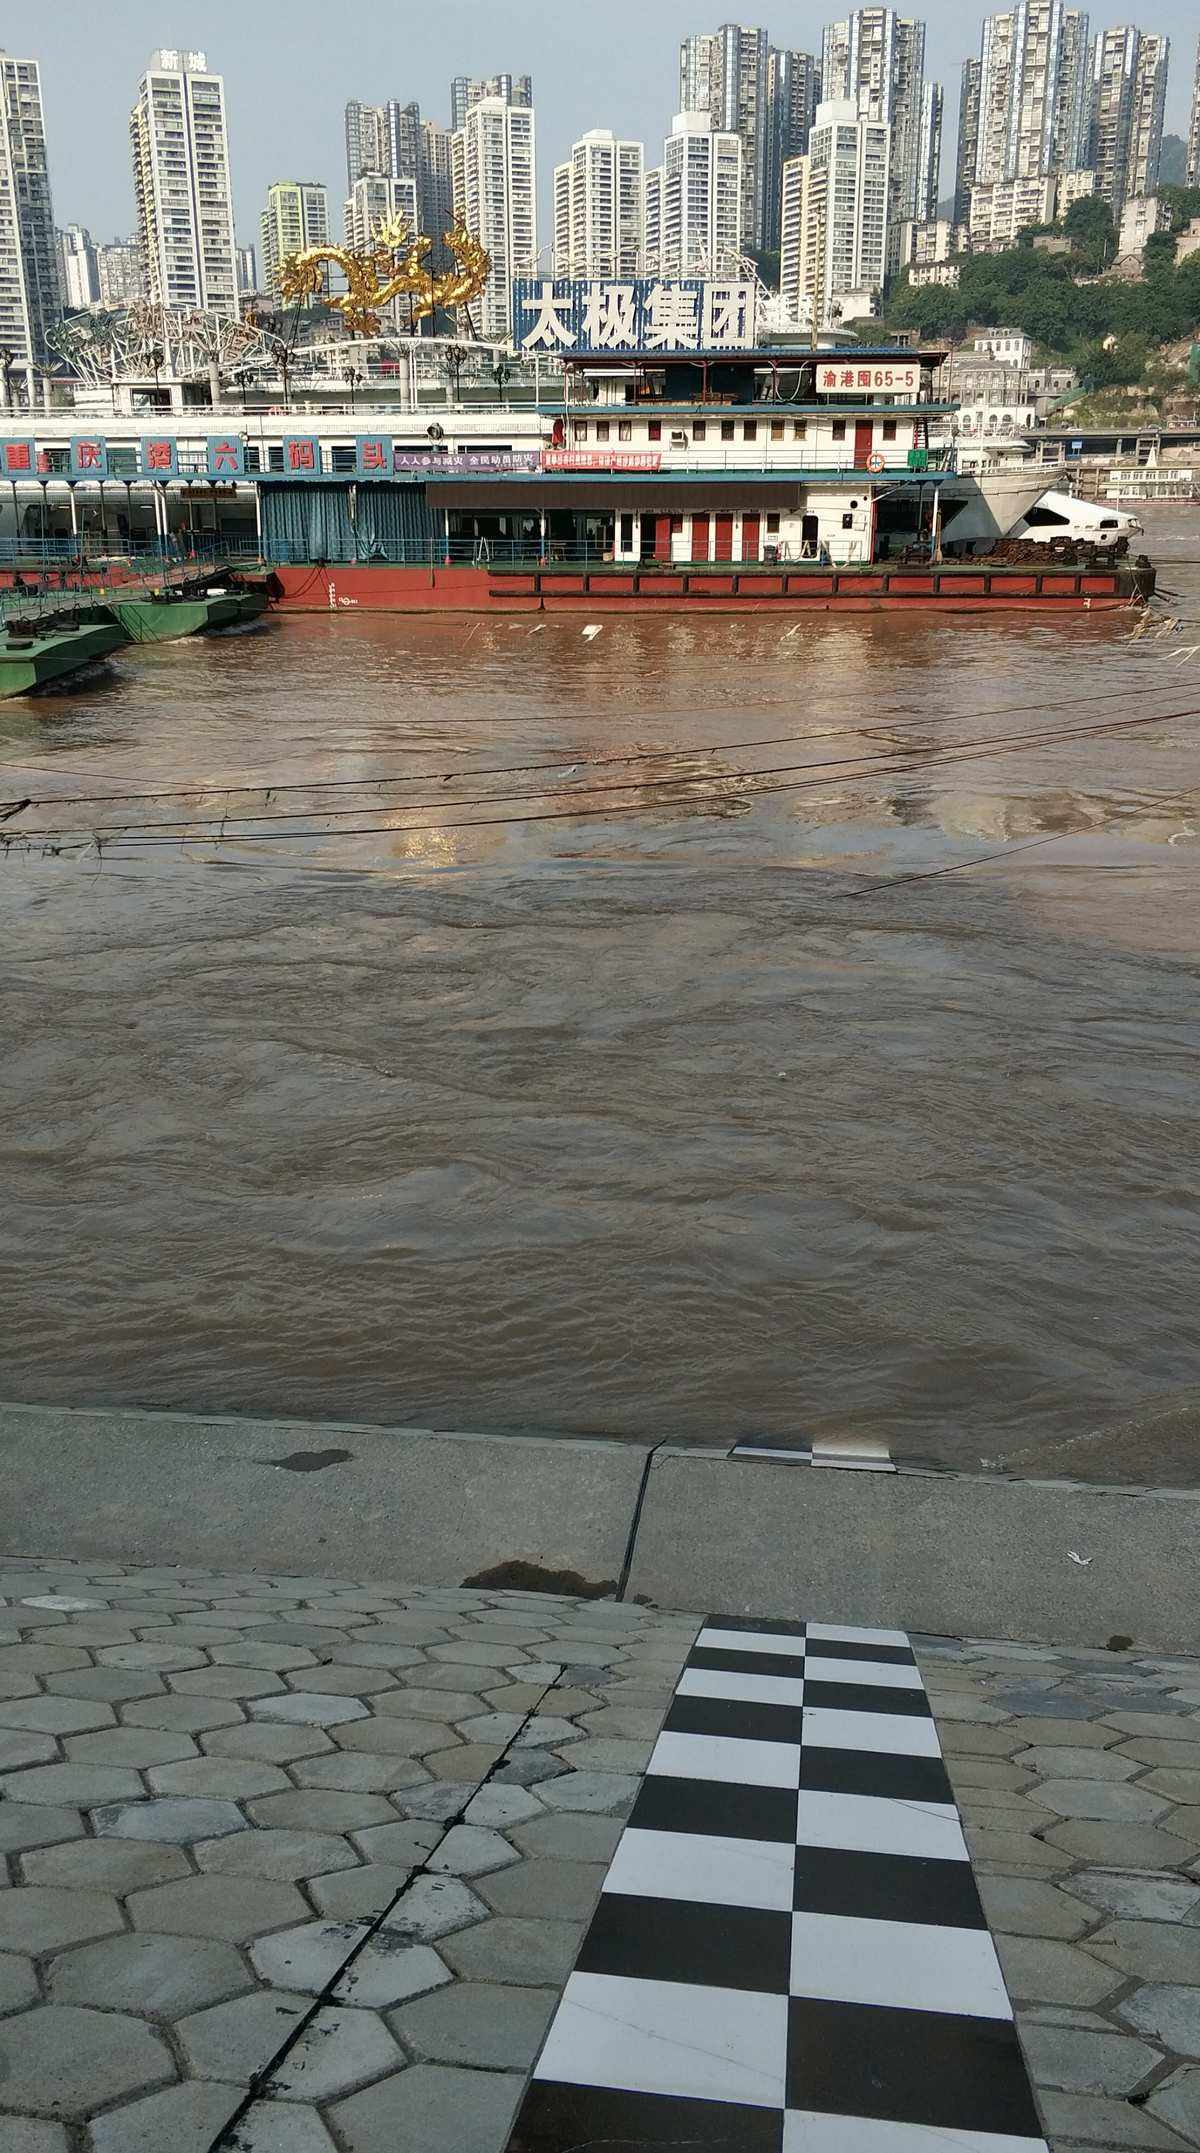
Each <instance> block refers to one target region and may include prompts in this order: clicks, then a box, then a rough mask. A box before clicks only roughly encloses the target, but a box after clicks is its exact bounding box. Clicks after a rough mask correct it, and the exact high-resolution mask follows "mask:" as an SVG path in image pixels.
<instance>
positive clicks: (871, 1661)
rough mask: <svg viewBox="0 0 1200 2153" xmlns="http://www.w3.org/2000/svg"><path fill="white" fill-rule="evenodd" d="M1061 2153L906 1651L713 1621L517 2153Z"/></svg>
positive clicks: (610, 1882) (612, 1873)
mask: <svg viewBox="0 0 1200 2153" xmlns="http://www.w3.org/2000/svg"><path fill="white" fill-rule="evenodd" d="M583 2146H588V2147H592V2146H605V2147H610V2146H611V2147H616V2148H627V2147H637V2148H638V2149H639V2153H654V2149H656V2148H660V2147H661V2148H664V2149H665V2148H667V2147H671V2148H678V2147H683V2146H686V2147H687V2148H688V2149H689V2153H709V2149H711V2153H717V2149H721V2153H1046V2146H1045V2141H1044V2139H1043V2138H1042V2137H1041V2135H1040V2126H1039V2123H1038V2119H1037V2112H1036V2110H1035V2108H1034V2104H1033V2098H1032V2095H1031V2093H1030V2089H1029V2081H1028V2079H1027V2077H1026V2074H1025V2066H1024V2063H1023V2061H1022V2058H1021V2053H1020V2050H1019V2048H1018V2046H1017V2038H1016V2032H1015V2029H1014V2026H1013V2021H1012V2012H1011V2009H1010V2007H1009V2002H1008V1997H1007V1994H1006V1992H1005V1988H1004V1982H1003V1978H1002V1976H1001V1973H1000V1966H999V1962H998V1960H997V1958H996V1952H995V1948H994V1946H993V1944H992V1940H991V1937H990V1936H989V1934H988V1929H987V1924H986V1921H985V1919H984V1915H983V1910H982V1907H981V1906H980V1902H979V1894H978V1892H977V1890H976V1888H975V1881H974V1878H973V1876H972V1873H971V1864H970V1858H969V1856H968V1853H967V1848H966V1844H965V1842H964V1840H963V1835H962V1830H961V1827H960V1824H959V1819H958V1813H957V1810H956V1809H955V1806H954V1798H953V1795H952V1793H951V1791H950V1783H949V1780H948V1779H947V1777H946V1771H945V1767H944V1765H943V1763H942V1758H941V1751H940V1748H939V1746H938V1739H937V1733H936V1729H935V1727H934V1723H933V1719H932V1716H931V1714H930V1710H929V1705H928V1702H927V1699H926V1697H925V1692H924V1689H923V1687H922V1683H921V1677H920V1674H919V1672H918V1670H917V1666H916V1662H915V1660H914V1657H913V1653H912V1649H911V1647H910V1645H909V1643H908V1640H907V1638H906V1637H905V1636H904V1635H903V1633H902V1632H901V1631H898V1630H854V1629H846V1628H843V1627H840V1626H838V1625H837V1624H831V1623H822V1622H810V1623H807V1624H801V1625H797V1624H794V1623H782V1622H744V1621H731V1620H728V1619H726V1618H723V1617H722V1618H714V1619H713V1620H712V1621H710V1622H709V1623H708V1624H707V1625H706V1627H705V1628H704V1629H703V1630H702V1631H701V1632H700V1635H699V1637H698V1638H697V1640H696V1643H695V1645H694V1647H693V1649H692V1652H691V1654H690V1656H689V1659H688V1663H687V1666H686V1668H685V1669H684V1672H683V1674H682V1675H681V1677H680V1680H679V1685H678V1688H677V1689H676V1692H675V1696H674V1698H673V1699H672V1702H671V1707H670V1710H669V1712H668V1714H667V1717H666V1720H665V1722H664V1725H663V1730H662V1733H661V1735H660V1736H659V1739H658V1743H657V1746H656V1748H655V1750H654V1754H653V1756H652V1758H651V1760H650V1765H649V1768H648V1770H647V1774H646V1778H645V1781H644V1783H643V1786H642V1788H641V1791H640V1793H639V1795H638V1799H637V1801H636V1803H635V1805H634V1809H633V1812H632V1814H631V1816H630V1819H629V1823H628V1826H627V1827H626V1830H625V1832H624V1833H623V1835H622V1837H621V1841H620V1844H619V1845H618V1847H617V1851H616V1854H615V1856H614V1858H613V1863H612V1867H611V1868H610V1870H609V1872H608V1875H607V1877H606V1879H605V1884H604V1891H603V1895H602V1897H601V1900H600V1905H599V1908H598V1910H597V1912H596V1916H595V1919H594V1920H593V1922H592V1925H591V1928H590V1929H589V1931H588V1934H587V1936H586V1938H585V1939H584V1943H583V1946H582V1949H581V1951H580V1954H579V1959H578V1961H577V1964H576V1967H575V1971H574V1973H573V1974H572V1975H571V1977H570V1979H569V1981H568V1982H567V1985H566V1988H565V1990H564V1992H563V1996H562V2000H561V2002H560V2004H559V2008H558V2011H557V2014H556V2016H555V2018H554V2020H553V2023H552V2025H551V2027H550V2031H549V2034H548V2036H547V2039H546V2044H545V2047H544V2049H543V2051H542V2054H541V2057H540V2059H539V2061H538V2064H537V2067H536V2069H535V2071H534V2075H533V2079H532V2081H531V2083H530V2086H529V2089H528V2091H527V2093H526V2096H525V2100H524V2102H523V2104H522V2107H521V2110H520V2112H519V2114H518V2117H517V2120H516V2123H515V2125H514V2127H513V2133H512V2137H511V2139H510V2141H509V2153H567V2149H568V2148H572V2149H578V2148H580V2147H583Z"/></svg>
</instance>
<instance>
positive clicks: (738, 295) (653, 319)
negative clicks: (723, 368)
mask: <svg viewBox="0 0 1200 2153" xmlns="http://www.w3.org/2000/svg"><path fill="white" fill-rule="evenodd" d="M754 330H755V321H754V286H753V285H752V284H750V283H743V282H741V281H740V280H734V281H732V282H730V281H728V280H726V279H723V278H719V277H626V278H624V279H620V280H616V279H612V280H608V279H597V278H594V277H519V278H518V279H517V281H516V282H515V284H514V285H513V340H514V342H515V343H516V346H517V349H518V351H528V352H546V353H549V354H551V355H553V354H554V353H556V352H560V351H749V350H751V349H752V348H753V345H754Z"/></svg>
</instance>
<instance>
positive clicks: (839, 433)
mask: <svg viewBox="0 0 1200 2153" xmlns="http://www.w3.org/2000/svg"><path fill="white" fill-rule="evenodd" d="M833 438H834V440H835V441H844V440H845V438H846V421H845V419H835V420H834V422H833Z"/></svg>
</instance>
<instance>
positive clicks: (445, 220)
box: [421, 120, 454, 268]
mask: <svg viewBox="0 0 1200 2153" xmlns="http://www.w3.org/2000/svg"><path fill="white" fill-rule="evenodd" d="M452 140H453V137H452V135H451V133H450V129H449V128H448V127H441V126H439V125H438V122H437V121H436V120H426V121H425V122H424V124H423V126H422V128H421V230H422V231H423V232H424V233H425V234H426V236H427V238H429V239H430V240H432V242H433V246H432V251H431V255H430V259H431V260H432V262H433V264H434V267H435V268H440V267H441V266H442V256H443V253H444V251H445V250H444V248H443V246H442V234H443V232H448V231H449V229H450V226H451V225H452V224H453V222H454V173H453V170H452V161H451V154H450V144H451V142H452Z"/></svg>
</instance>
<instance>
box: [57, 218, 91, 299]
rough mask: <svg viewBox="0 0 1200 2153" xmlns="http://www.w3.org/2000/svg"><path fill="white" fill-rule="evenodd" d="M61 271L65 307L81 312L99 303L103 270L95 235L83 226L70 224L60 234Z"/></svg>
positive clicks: (59, 257) (58, 235) (59, 254)
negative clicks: (97, 253) (94, 241)
mask: <svg viewBox="0 0 1200 2153" xmlns="http://www.w3.org/2000/svg"><path fill="white" fill-rule="evenodd" d="M57 239H58V272H59V283H60V286H61V289H62V298H63V305H64V306H65V307H66V309H67V311H68V312H69V313H82V312H83V311H84V310H85V309H86V308H88V307H94V306H98V305H99V303H100V271H99V266H98V264H97V261H96V249H95V247H94V246H93V245H92V235H91V233H90V232H89V231H88V230H87V229H86V228H85V226H83V225H82V224H68V225H67V226H66V227H65V228H64V230H63V231H61V232H59V233H58V234H57Z"/></svg>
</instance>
